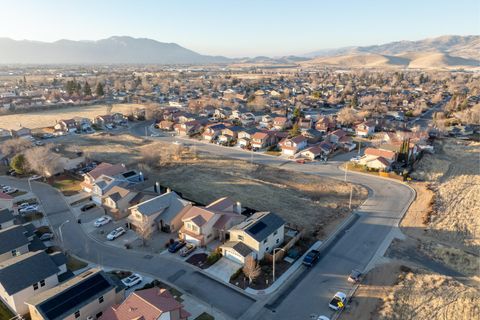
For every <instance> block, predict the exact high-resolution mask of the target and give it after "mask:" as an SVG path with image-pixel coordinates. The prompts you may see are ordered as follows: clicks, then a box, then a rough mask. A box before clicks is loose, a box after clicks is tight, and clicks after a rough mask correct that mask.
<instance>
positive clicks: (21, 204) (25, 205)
mask: <svg viewBox="0 0 480 320" xmlns="http://www.w3.org/2000/svg"><path fill="white" fill-rule="evenodd" d="M30 205H31V204H30V203H28V202H23V203H20V204H19V205H18V209H23V208H26V207H28V206H30ZM32 205H33V204H32Z"/></svg>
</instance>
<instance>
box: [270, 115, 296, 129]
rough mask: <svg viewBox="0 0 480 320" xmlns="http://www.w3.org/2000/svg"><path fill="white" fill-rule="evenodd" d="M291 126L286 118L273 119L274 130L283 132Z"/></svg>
mask: <svg viewBox="0 0 480 320" xmlns="http://www.w3.org/2000/svg"><path fill="white" fill-rule="evenodd" d="M291 125H292V123H291V121H290V120H288V118H287V117H275V118H273V128H274V129H275V130H284V129H286V128H288V127H290V126H291Z"/></svg>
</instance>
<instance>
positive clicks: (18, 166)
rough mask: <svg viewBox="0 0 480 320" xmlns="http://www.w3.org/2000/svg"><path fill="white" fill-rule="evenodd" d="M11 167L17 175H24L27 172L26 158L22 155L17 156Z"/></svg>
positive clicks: (13, 159)
mask: <svg viewBox="0 0 480 320" xmlns="http://www.w3.org/2000/svg"><path fill="white" fill-rule="evenodd" d="M10 166H11V167H12V169H13V170H15V172H16V173H18V174H24V173H25V172H26V171H27V170H26V162H25V156H24V155H23V154H21V153H19V154H17V155H16V156H15V157H13V158H12V161H11V162H10Z"/></svg>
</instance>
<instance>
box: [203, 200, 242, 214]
mask: <svg viewBox="0 0 480 320" xmlns="http://www.w3.org/2000/svg"><path fill="white" fill-rule="evenodd" d="M234 205H235V201H233V200H232V199H231V198H229V197H223V198H220V199H217V200H215V201H213V202H212V203H210V204H208V205H207V206H206V207H205V208H207V209H210V210H214V211H224V210H225V209H227V208H228V207H231V206H234Z"/></svg>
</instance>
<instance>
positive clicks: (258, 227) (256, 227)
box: [248, 221, 267, 234]
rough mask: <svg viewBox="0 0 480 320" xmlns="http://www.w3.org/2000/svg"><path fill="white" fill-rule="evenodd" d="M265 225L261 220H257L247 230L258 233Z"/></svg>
mask: <svg viewBox="0 0 480 320" xmlns="http://www.w3.org/2000/svg"><path fill="white" fill-rule="evenodd" d="M266 226H267V225H266V224H265V223H263V222H262V221H258V222H257V223H256V224H254V225H253V226H251V227H250V228H249V229H248V231H249V232H250V233H251V234H257V233H259V232H260V231H262V230H263V229H265V227H266Z"/></svg>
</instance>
